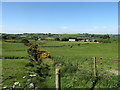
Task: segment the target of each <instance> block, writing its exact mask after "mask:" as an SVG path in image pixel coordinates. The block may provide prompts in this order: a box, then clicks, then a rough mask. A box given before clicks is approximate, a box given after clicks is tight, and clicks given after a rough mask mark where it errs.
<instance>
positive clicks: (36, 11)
mask: <svg viewBox="0 0 120 90" xmlns="http://www.w3.org/2000/svg"><path fill="white" fill-rule="evenodd" d="M117 26H118V3H117V2H3V3H2V28H3V30H2V32H5V33H70V34H71V33H94V34H116V33H118V29H117Z"/></svg>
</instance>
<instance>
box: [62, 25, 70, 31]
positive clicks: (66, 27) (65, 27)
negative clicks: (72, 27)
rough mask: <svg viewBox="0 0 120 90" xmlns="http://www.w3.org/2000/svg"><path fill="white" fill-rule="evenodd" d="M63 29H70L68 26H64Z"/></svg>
mask: <svg viewBox="0 0 120 90" xmlns="http://www.w3.org/2000/svg"><path fill="white" fill-rule="evenodd" d="M61 29H63V30H67V29H69V27H68V26H62V27H61Z"/></svg>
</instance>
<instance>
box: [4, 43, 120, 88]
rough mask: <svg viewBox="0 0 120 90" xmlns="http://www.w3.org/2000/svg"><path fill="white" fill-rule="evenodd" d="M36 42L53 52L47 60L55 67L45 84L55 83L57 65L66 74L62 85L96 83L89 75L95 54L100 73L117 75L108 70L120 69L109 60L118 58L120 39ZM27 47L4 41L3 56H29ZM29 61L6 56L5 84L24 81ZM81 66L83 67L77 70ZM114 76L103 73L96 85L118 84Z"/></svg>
mask: <svg viewBox="0 0 120 90" xmlns="http://www.w3.org/2000/svg"><path fill="white" fill-rule="evenodd" d="M36 43H37V44H39V48H40V49H42V50H46V51H48V52H50V54H51V55H52V59H45V60H44V61H45V62H47V63H48V64H49V65H50V66H51V67H52V69H51V70H52V71H51V72H52V73H53V75H52V76H51V77H48V78H47V81H46V85H47V86H48V88H54V87H55V75H54V73H55V72H54V68H57V67H60V68H61V71H62V74H63V75H62V76H61V83H62V84H61V86H62V88H91V87H92V85H93V82H92V81H94V78H92V77H91V75H90V74H92V69H93V68H92V63H93V59H92V58H93V57H94V56H96V58H97V72H98V73H99V74H104V75H106V76H110V75H115V74H114V73H110V72H107V71H106V70H109V69H114V70H118V61H111V60H106V59H112V60H118V44H117V43H82V42H65V41H63V42H62V41H37V42H36ZM78 44H79V45H78ZM53 46H55V47H53ZM57 46H58V47H57ZM59 46H61V47H59ZM71 46H72V47H71ZM26 50H27V47H26V46H25V45H24V44H22V43H8V42H2V57H13V56H14V57H27V52H26ZM100 58H102V59H100ZM28 61H29V60H27V58H26V59H3V60H2V66H3V80H4V82H3V84H4V85H6V86H7V85H8V86H9V85H12V84H13V83H14V82H15V81H22V80H23V78H22V77H23V76H24V73H25V68H24V67H25V64H27V63H28ZM53 64H55V65H53ZM78 67H79V68H80V70H78ZM101 68H102V69H101ZM71 73H74V74H75V75H72V74H71ZM67 74H68V75H67ZM114 78H115V79H114ZM114 78H111V79H110V78H104V77H101V78H100V80H98V82H97V85H96V86H95V88H113V87H117V85H116V84H117V79H116V77H114Z"/></svg>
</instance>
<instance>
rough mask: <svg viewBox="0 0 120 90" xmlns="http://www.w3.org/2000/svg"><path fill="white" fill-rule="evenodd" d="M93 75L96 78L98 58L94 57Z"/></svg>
mask: <svg viewBox="0 0 120 90" xmlns="http://www.w3.org/2000/svg"><path fill="white" fill-rule="evenodd" d="M93 75H94V76H95V77H96V57H93Z"/></svg>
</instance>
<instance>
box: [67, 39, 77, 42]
mask: <svg viewBox="0 0 120 90" xmlns="http://www.w3.org/2000/svg"><path fill="white" fill-rule="evenodd" d="M68 41H71V42H74V41H76V40H75V39H69V40H68Z"/></svg>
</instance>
